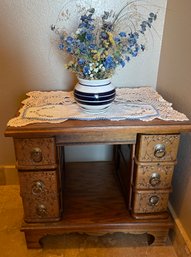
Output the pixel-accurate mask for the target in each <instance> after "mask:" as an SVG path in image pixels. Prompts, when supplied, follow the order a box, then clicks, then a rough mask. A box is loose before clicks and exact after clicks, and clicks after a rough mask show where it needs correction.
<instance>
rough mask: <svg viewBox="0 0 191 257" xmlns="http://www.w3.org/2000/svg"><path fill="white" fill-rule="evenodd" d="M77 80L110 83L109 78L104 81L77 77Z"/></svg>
mask: <svg viewBox="0 0 191 257" xmlns="http://www.w3.org/2000/svg"><path fill="white" fill-rule="evenodd" d="M78 80H79V81H81V82H83V81H99V82H102V81H103V82H106V81H111V78H106V79H83V78H80V77H78Z"/></svg>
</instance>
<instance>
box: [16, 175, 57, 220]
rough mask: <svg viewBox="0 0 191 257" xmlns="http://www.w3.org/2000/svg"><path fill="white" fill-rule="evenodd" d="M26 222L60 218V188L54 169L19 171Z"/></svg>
mask: <svg viewBox="0 0 191 257" xmlns="http://www.w3.org/2000/svg"><path fill="white" fill-rule="evenodd" d="M19 181H20V194H21V197H22V201H23V207H24V219H25V221H26V222H44V221H56V220H59V219H60V189H59V186H58V179H57V173H56V171H43V172H19Z"/></svg>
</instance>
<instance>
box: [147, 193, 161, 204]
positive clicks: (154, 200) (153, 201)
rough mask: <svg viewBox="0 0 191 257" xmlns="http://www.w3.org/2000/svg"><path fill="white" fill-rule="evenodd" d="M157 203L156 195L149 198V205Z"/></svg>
mask: <svg viewBox="0 0 191 257" xmlns="http://www.w3.org/2000/svg"><path fill="white" fill-rule="evenodd" d="M158 203H159V197H158V196H157V195H153V196H151V197H150V198H149V205H152V206H155V205H157V204H158Z"/></svg>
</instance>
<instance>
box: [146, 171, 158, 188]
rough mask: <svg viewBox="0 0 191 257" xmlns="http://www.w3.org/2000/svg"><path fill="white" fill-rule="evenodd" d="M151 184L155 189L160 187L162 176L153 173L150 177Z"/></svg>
mask: <svg viewBox="0 0 191 257" xmlns="http://www.w3.org/2000/svg"><path fill="white" fill-rule="evenodd" d="M149 183H150V185H151V186H153V187H155V186H158V185H159V184H160V183H161V180H160V174H158V173H153V174H152V175H151V177H150V180H149Z"/></svg>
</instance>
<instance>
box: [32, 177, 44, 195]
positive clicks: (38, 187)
mask: <svg viewBox="0 0 191 257" xmlns="http://www.w3.org/2000/svg"><path fill="white" fill-rule="evenodd" d="M44 187H45V185H44V183H43V182H42V181H40V180H39V181H35V182H34V183H33V185H32V193H33V195H39V194H41V193H42V192H43V191H44Z"/></svg>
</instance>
